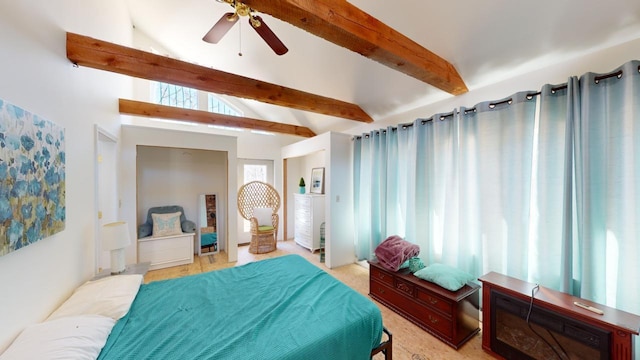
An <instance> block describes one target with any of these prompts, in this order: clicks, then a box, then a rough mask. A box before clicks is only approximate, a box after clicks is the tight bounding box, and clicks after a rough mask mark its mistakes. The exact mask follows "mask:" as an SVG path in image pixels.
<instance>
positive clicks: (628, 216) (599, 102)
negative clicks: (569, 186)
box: [574, 61, 640, 314]
mask: <svg viewBox="0 0 640 360" xmlns="http://www.w3.org/2000/svg"><path fill="white" fill-rule="evenodd" d="M639 71H640V62H639V61H632V62H629V63H626V64H624V65H623V66H622V67H620V68H619V69H616V70H615V71H614V72H613V73H612V74H615V75H616V76H608V77H604V76H600V75H598V74H593V73H588V74H585V75H583V76H582V77H581V78H580V101H581V106H580V114H579V116H576V123H575V132H574V137H575V143H576V156H575V158H576V205H577V206H576V209H577V217H578V227H577V229H578V238H579V239H580V244H579V250H578V254H577V256H578V257H579V258H580V259H581V264H580V265H581V266H580V269H579V271H580V272H579V274H578V280H579V284H580V288H579V289H580V292H579V295H580V296H581V297H585V298H588V299H592V300H594V301H596V302H599V303H603V304H606V305H609V306H612V307H616V308H619V309H622V310H627V311H630V312H633V313H636V314H640V300H639V294H640V262H639V261H638V255H639V254H640V240H639V239H640V210H639V209H638V204H640V74H639Z"/></svg>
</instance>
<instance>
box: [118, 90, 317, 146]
mask: <svg viewBox="0 0 640 360" xmlns="http://www.w3.org/2000/svg"><path fill="white" fill-rule="evenodd" d="M119 106H120V113H121V114H128V115H136V116H144V117H152V118H158V119H167V120H178V121H185V122H192V123H199V124H207V125H219V126H230V127H237V128H243V129H253V130H261V131H269V132H274V133H279V134H286V135H295V136H302V137H314V136H316V134H315V133H314V132H313V131H311V130H310V129H309V128H306V127H304V126H296V125H289V124H282V123H277V122H271V121H265V120H258V119H251V118H246V117H240V116H232V115H224V114H218V113H212V112H208V111H201V110H190V109H184V108H178V107H173V106H165V105H157V104H151V103H146V102H142V101H134V100H126V99H120V100H119Z"/></svg>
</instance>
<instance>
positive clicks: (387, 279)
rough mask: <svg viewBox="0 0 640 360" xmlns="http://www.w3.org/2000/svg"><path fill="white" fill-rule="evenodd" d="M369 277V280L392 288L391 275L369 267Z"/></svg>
mask: <svg viewBox="0 0 640 360" xmlns="http://www.w3.org/2000/svg"><path fill="white" fill-rule="evenodd" d="M369 275H370V276H371V279H374V280H377V281H380V282H382V283H384V284H387V285H389V286H393V275H390V274H387V273H386V272H383V271H381V270H379V269H378V268H375V267H370V268H369Z"/></svg>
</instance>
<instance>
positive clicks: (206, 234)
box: [198, 194, 219, 255]
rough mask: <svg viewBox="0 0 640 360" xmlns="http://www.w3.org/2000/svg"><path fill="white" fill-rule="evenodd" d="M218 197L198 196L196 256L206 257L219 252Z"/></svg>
mask: <svg viewBox="0 0 640 360" xmlns="http://www.w3.org/2000/svg"><path fill="white" fill-rule="evenodd" d="M217 200H218V196H217V195H216V194H204V195H200V198H199V200H198V213H199V214H198V239H199V245H200V246H198V254H199V255H206V254H212V253H217V252H218V251H219V243H218V233H219V229H218V214H217V210H218V201H217Z"/></svg>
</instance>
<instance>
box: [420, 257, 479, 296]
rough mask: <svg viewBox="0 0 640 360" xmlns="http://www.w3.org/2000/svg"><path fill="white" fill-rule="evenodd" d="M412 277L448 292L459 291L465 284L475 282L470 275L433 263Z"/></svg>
mask: <svg viewBox="0 0 640 360" xmlns="http://www.w3.org/2000/svg"><path fill="white" fill-rule="evenodd" d="M413 275H415V276H417V277H419V278H420V279H422V280H427V281H431V282H432V283H435V284H438V285H440V286H442V287H443V288H445V289H447V290H450V291H458V290H460V289H461V288H462V287H463V286H464V285H465V284H466V283H468V282H470V281H473V280H475V277H474V276H472V275H471V274H469V273H467V272H465V271H462V270H460V269H456V268H453V267H451V266H448V265H444V264H439V263H434V264H431V265H429V266H427V267H426V268H424V269H422V270H418V271H416V272H415V273H413Z"/></svg>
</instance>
